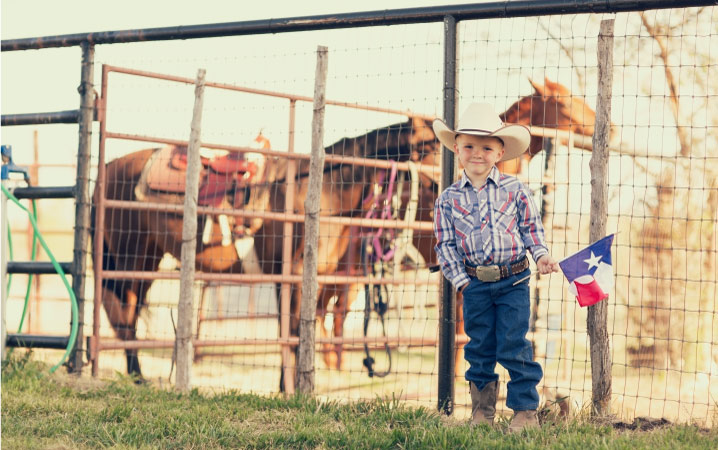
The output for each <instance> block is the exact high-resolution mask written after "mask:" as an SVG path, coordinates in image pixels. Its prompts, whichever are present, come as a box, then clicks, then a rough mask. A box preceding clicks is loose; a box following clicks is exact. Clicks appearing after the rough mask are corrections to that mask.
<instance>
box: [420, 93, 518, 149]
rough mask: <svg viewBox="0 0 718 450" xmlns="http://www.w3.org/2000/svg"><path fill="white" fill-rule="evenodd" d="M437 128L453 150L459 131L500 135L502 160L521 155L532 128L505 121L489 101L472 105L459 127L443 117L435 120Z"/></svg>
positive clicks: (435, 127)
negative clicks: (502, 144)
mask: <svg viewBox="0 0 718 450" xmlns="http://www.w3.org/2000/svg"><path fill="white" fill-rule="evenodd" d="M433 128H434V133H436V137H437V138H438V139H439V141H440V142H441V143H442V144H443V145H444V146H445V147H446V148H448V149H450V150H452V151H453V150H454V144H455V143H456V136H457V135H459V134H471V135H473V136H492V137H497V138H499V139H501V140H502V141H503V143H504V156H503V157H502V158H501V161H506V160H509V159H514V158H516V157H518V156H520V155H521V154H522V153H523V152H525V151H526V149H528V147H529V142H530V141H531V134H530V133H529V129H528V128H526V127H525V126H523V125H519V124H505V123H503V122H502V121H501V118H500V117H499V115H498V114H497V113H496V112H495V111H494V108H493V107H492V106H491V105H489V104H488V103H472V104H470V105H469V107H468V108H466V111H464V114H462V115H461V117H460V118H459V124H458V126H457V127H456V130H452V129H451V128H449V126H448V125H446V123H444V121H442V120H441V119H436V120H434V124H433Z"/></svg>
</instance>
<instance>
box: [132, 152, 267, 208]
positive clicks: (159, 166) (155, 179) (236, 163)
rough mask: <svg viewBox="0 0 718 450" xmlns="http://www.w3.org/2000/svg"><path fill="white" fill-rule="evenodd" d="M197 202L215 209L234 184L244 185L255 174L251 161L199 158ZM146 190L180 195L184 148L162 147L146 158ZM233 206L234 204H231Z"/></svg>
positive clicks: (232, 155)
mask: <svg viewBox="0 0 718 450" xmlns="http://www.w3.org/2000/svg"><path fill="white" fill-rule="evenodd" d="M200 159H201V163H202V168H201V169H200V175H199V195H198V203H199V204H200V205H202V206H214V207H219V206H220V205H221V203H222V202H223V200H224V199H225V198H226V197H227V196H228V195H230V194H231V193H232V191H233V190H234V189H235V188H236V186H238V185H246V184H247V183H248V182H249V180H251V179H252V177H253V176H254V175H255V174H256V172H257V165H256V164H255V163H254V162H251V161H246V160H244V159H243V158H242V155H240V154H239V153H229V154H227V155H223V156H219V157H215V158H207V157H204V156H202V157H200ZM145 174H146V179H145V182H146V186H147V189H148V190H151V191H159V192H164V193H172V194H184V193H185V182H186V177H187V148H186V147H177V146H167V147H163V148H161V149H159V150H157V152H155V154H154V155H153V157H152V158H151V159H150V161H149V162H148V166H147V167H146V171H145ZM232 203H234V202H232Z"/></svg>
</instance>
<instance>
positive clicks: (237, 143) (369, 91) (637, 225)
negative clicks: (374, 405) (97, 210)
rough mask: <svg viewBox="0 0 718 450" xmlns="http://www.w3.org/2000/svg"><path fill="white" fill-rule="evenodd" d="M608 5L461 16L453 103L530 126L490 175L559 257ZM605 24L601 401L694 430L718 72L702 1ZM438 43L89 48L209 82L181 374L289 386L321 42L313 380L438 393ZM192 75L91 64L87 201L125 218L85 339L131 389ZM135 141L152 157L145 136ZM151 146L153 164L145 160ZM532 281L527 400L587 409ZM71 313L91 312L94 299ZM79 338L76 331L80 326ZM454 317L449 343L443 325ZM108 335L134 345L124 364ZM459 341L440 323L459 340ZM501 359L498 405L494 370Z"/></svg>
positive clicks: (148, 344) (566, 308)
mask: <svg viewBox="0 0 718 450" xmlns="http://www.w3.org/2000/svg"><path fill="white" fill-rule="evenodd" d="M602 18H603V17H602V16H600V15H596V14H578V15H576V14H573V15H571V14H567V15H556V16H542V17H521V18H504V19H490V20H466V21H462V22H460V23H459V34H458V46H459V48H460V52H459V55H460V57H459V59H458V61H457V67H458V71H457V73H458V86H459V93H458V94H459V97H458V110H459V111H461V110H462V109H463V108H464V107H465V106H466V105H467V104H468V103H470V102H472V101H477V100H481V101H487V102H489V103H492V104H493V105H494V106H495V108H496V109H497V110H499V111H505V115H504V117H505V119H506V120H507V121H512V122H513V121H516V122H520V123H524V124H526V125H528V126H531V129H532V133H533V139H532V147H531V148H532V150H534V149H535V150H536V151H535V152H533V151H532V152H531V153H532V155H531V156H530V157H529V156H528V155H527V157H525V158H520V159H518V160H515V161H513V162H511V164H505V165H504V166H503V167H501V170H502V171H503V172H505V173H509V174H515V175H516V176H518V177H519V178H520V179H521V180H522V181H523V182H524V184H525V185H526V186H527V187H528V188H529V189H530V190H531V191H532V192H533V193H534V196H535V197H534V199H535V201H536V203H537V204H538V205H540V206H541V210H542V215H543V222H544V226H545V229H546V232H547V238H548V241H549V247H550V250H551V253H552V254H553V256H554V257H555V258H556V259H562V258H563V257H565V256H568V255H570V254H572V253H574V252H575V251H577V250H579V249H581V248H583V247H585V246H586V245H587V244H589V239H588V236H589V232H588V229H589V222H590V220H591V218H590V192H591V183H592V180H591V176H590V170H589V161H590V158H591V135H592V133H593V126H594V120H595V115H594V111H595V105H596V98H597V95H598V92H597V85H598V83H597V72H598V62H597V60H596V45H597V36H598V27H599V22H600V20H601V19H602ZM614 18H615V31H614V58H613V64H614V72H613V73H614V83H613V96H612V117H611V121H612V127H611V139H610V142H609V152H610V157H609V166H608V190H609V202H608V217H607V219H608V220H607V232H608V233H617V234H616V240H615V245H614V248H613V255H614V257H613V261H614V264H613V270H614V273H615V289H614V290H613V291H612V292H610V293H609V294H610V297H609V299H608V312H609V318H608V333H609V337H610V349H611V361H612V388H613V393H612V397H611V399H612V401H611V409H612V411H614V412H615V413H616V414H618V415H620V416H621V417H624V418H628V419H630V418H632V417H635V416H660V417H666V418H668V419H670V420H678V421H696V422H700V423H706V424H712V423H713V420H714V416H715V410H716V403H715V402H716V399H717V398H718V378H717V377H718V348H716V344H715V343H714V341H715V338H714V336H715V335H716V333H718V322H717V321H716V319H717V318H716V299H717V297H716V295H717V294H716V287H717V279H718V273H717V270H718V269H717V267H718V251H717V250H716V249H717V248H718V225H717V223H718V184H717V183H718V181H716V180H718V174H717V173H716V172H718V153H716V148H718V145H717V144H718V142H716V140H717V138H718V133H717V131H716V130H717V125H718V123H716V119H715V117H714V116H715V114H711V113H712V112H715V111H716V110H718V104H717V103H716V98H717V97H716V96H717V93H718V86H717V85H716V80H717V79H718V78H716V77H714V76H711V73H713V72H715V71H716V69H717V67H716V66H717V65H718V63H716V58H715V55H714V54H713V53H711V49H712V48H713V49H714V48H715V47H716V42H715V41H716V39H718V37H717V35H718V30H716V23H718V10H717V9H716V8H715V7H712V6H708V7H703V8H686V9H671V10H660V11H646V12H642V13H641V12H631V13H619V14H616V15H615V16H614ZM441 33H442V29H441V24H429V25H397V26H392V27H387V28H386V29H381V30H380V29H378V28H376V29H375V28H366V29H346V30H333V31H321V32H302V33H297V34H293V35H291V36H290V35H273V36H243V37H231V38H214V39H203V40H196V41H184V42H181V43H180V42H166V43H161V44H152V45H153V46H155V47H153V48H152V49H151V50H150V53H148V54H147V56H146V57H143V58H138V57H137V56H135V50H136V48H137V45H140V44H128V45H126V46H123V47H115V46H107V47H104V46H102V47H99V48H98V49H97V57H98V59H99V60H100V61H102V62H104V63H106V64H107V65H112V66H113V67H116V68H131V69H137V70H140V71H144V72H152V73H159V74H166V75H170V76H171V77H174V78H184V79H186V80H190V81H191V80H192V76H193V75H194V73H196V71H197V69H198V68H205V69H206V70H207V81H208V86H209V84H210V83H212V82H213V83H216V85H215V86H214V88H213V87H207V92H206V98H205V106H204V117H203V126H202V142H203V143H204V146H205V157H206V160H205V163H206V164H207V166H206V168H205V169H204V176H206V177H207V180H209V181H208V183H209V184H206V185H205V191H204V192H203V193H202V192H201V193H200V202H199V204H200V210H201V214H200V216H199V232H198V236H197V242H198V245H199V246H200V249H198V255H199V256H198V259H197V270H198V271H199V273H200V275H199V276H198V279H200V281H198V282H197V283H196V290H195V292H196V295H195V306H196V310H195V313H194V314H195V317H194V322H193V323H194V335H195V348H194V367H193V372H192V383H193V385H196V386H200V387H205V388H220V389H224V388H233V389H238V390H241V391H252V392H258V393H264V394H270V393H275V392H278V391H279V389H280V384H281V385H283V387H284V388H285V389H286V388H287V380H286V379H284V378H283V374H284V375H285V376H286V374H287V373H288V372H287V371H286V370H284V371H283V370H282V368H283V367H284V368H287V367H291V365H292V359H291V350H292V349H293V348H294V347H295V345H296V342H297V341H296V331H295V330H296V325H297V324H296V316H294V315H293V313H296V312H297V311H298V309H296V308H297V305H298V303H297V300H298V297H299V295H298V294H299V287H298V286H299V283H301V277H300V275H301V258H302V242H303V225H302V224H303V213H304V210H303V195H304V193H305V190H304V189H305V188H306V182H307V180H306V177H303V176H302V175H303V174H304V173H306V172H307V168H308V160H307V157H308V156H307V154H308V151H309V146H310V137H311V136H310V134H311V128H310V122H311V113H312V111H311V105H310V102H311V95H312V93H311V90H312V86H313V82H314V80H313V73H314V72H313V65H314V61H315V59H314V58H315V53H314V48H313V45H312V44H309V42H313V41H314V40H316V39H317V36H321V38H323V39H327V40H326V41H325V42H334V43H335V45H330V46H329V72H328V80H327V99H328V100H331V101H334V102H335V103H331V102H329V103H328V106H327V112H326V122H325V145H326V152H327V155H328V156H336V157H337V158H336V159H334V160H332V159H331V158H328V160H327V163H326V165H325V167H326V168H325V173H324V181H323V197H322V199H323V203H322V208H321V216H322V218H323V222H322V225H321V226H320V237H319V239H320V243H319V247H318V249H317V250H318V263H319V274H318V276H319V282H320V287H321V288H322V290H321V292H320V301H319V303H318V305H317V312H318V314H317V325H316V326H317V336H318V338H319V339H318V345H317V362H316V394H317V395H319V396H322V397H325V398H331V399H342V400H353V399H362V398H374V397H376V396H377V395H378V396H388V397H391V396H395V397H397V398H399V399H401V400H404V401H407V402H410V403H413V404H418V405H423V406H427V407H430V408H434V407H436V401H437V383H438V370H437V366H438V363H437V358H438V355H437V352H436V347H437V339H438V336H437V328H438V322H439V317H440V309H439V306H438V305H439V304H440V290H439V284H438V282H439V276H440V275H438V274H436V273H432V272H430V271H429V266H431V265H432V264H434V263H435V262H436V261H435V259H436V257H435V254H434V251H433V245H434V237H433V232H432V227H431V222H432V218H433V217H432V215H433V203H434V200H435V199H436V196H437V195H438V190H439V188H438V187H439V179H438V176H437V174H438V172H436V171H435V170H434V167H435V166H436V165H438V164H439V163H440V147H439V144H438V142H437V141H436V140H435V137H434V135H433V132H432V130H431V127H430V123H431V119H432V118H433V117H441V110H442V108H441V101H442V77H443V70H444V68H443V38H442V34H441ZM356 42H363V43H364V44H362V45H357V44H356ZM218 43H221V44H222V45H221V50H219V51H217V47H219V46H218V45H217V44H218ZM141 45H145V44H141ZM277 49H281V50H277ZM5 57H7V56H6V55H3V58H5ZM100 66H101V64H97V67H96V71H97V73H98V74H99V73H100ZM99 79H100V76H99V75H98V76H96V80H99ZM186 80H185V81H181V80H180V81H178V80H176V79H175V80H174V81H173V80H162V79H157V78H148V77H138V76H135V75H133V74H131V73H126V72H123V71H121V70H119V71H116V72H112V73H110V74H109V77H108V81H107V85H108V86H109V88H108V89H107V90H106V91H103V92H107V95H106V96H105V97H104V100H105V103H104V108H105V109H104V118H105V120H106V122H105V125H103V126H106V128H105V129H103V130H102V133H103V142H104V143H103V144H101V145H103V146H104V149H103V151H104V153H105V156H104V159H105V161H104V162H108V163H109V165H108V166H107V184H106V185H105V187H106V196H107V199H108V200H110V201H128V202H129V201H132V202H138V201H139V202H144V205H145V206H130V205H126V204H121V203H109V204H108V205H107V206H106V208H107V210H106V213H105V219H104V220H105V224H104V226H105V228H104V233H105V244H106V246H107V247H108V248H107V249H106V250H105V254H106V255H108V254H109V255H112V257H109V258H108V257H107V256H106V257H105V265H104V266H103V270H105V271H107V273H105V274H103V275H104V279H105V285H104V288H105V293H104V297H103V301H102V302H98V303H96V307H97V308H102V307H103V306H104V309H102V310H99V309H98V311H101V313H97V314H96V316H95V317H96V319H97V320H98V323H97V325H98V333H99V334H98V336H99V338H100V339H99V347H96V348H95V349H94V351H96V353H95V355H97V356H98V359H97V362H98V366H99V367H98V369H99V373H100V374H101V375H108V374H111V373H112V372H114V371H126V370H127V369H128V367H129V369H133V368H136V367H137V366H136V365H137V364H139V367H141V370H142V374H143V376H144V377H146V378H148V379H151V380H158V381H160V382H162V383H165V382H170V383H171V382H172V380H173V378H172V377H173V375H174V366H173V361H174V359H173V358H174V355H173V348H174V338H175V332H174V327H175V324H176V320H177V299H178V298H179V292H178V289H179V282H178V279H179V272H178V262H177V261H178V259H179V252H178V250H177V248H178V245H179V244H180V243H181V242H180V240H179V239H178V238H177V236H178V235H177V224H178V223H181V216H182V212H181V207H178V206H175V205H181V201H180V200H178V199H181V192H182V191H183V189H182V186H183V184H182V182H183V181H182V176H183V175H181V172H178V173H180V175H175V177H174V180H173V181H167V180H164V179H160V178H151V177H152V176H153V174H154V175H157V176H159V175H167V174H169V173H170V172H171V171H172V170H173V169H177V168H181V167H182V166H183V164H184V163H183V157H184V156H183V153H182V150H181V147H182V144H183V141H186V140H187V137H188V136H189V123H190V118H191V111H192V101H193V96H192V90H193V86H192V85H191V83H188V82H186ZM97 84H99V83H97ZM227 87H228V88H227ZM226 88H227V89H226ZM240 88H241V89H240ZM102 95H104V94H102ZM343 103H348V104H351V105H368V106H371V107H372V108H365V109H360V108H353V107H348V106H347V105H344V104H343ZM351 105H350V106H351ZM557 130H558V131H557ZM97 131H99V130H97ZM4 139H5V137H4ZM15 145H16V146H17V144H15ZM93 145H97V146H98V147H99V145H98V144H97V143H95V144H93ZM210 147H213V148H210ZM153 148H160V149H162V150H161V151H160V152H158V153H153V152H152V151H150V150H146V149H153ZM138 150H139V152H138ZM97 154H98V152H97V151H96V152H93V155H97ZM289 154H294V156H292V157H287V155H289ZM128 155H131V156H128ZM221 157H224V160H221V159H217V158H221ZM340 157H352V158H356V159H354V160H342V159H341V158H340ZM16 159H18V161H19V162H20V163H22V162H23V161H22V159H20V158H19V157H16ZM149 160H154V161H156V164H157V165H156V166H155V169H154V172H153V171H152V168H151V165H147V164H146V162H147V161H149ZM118 161H119V162H118ZM218 161H221V162H218ZM213 164H214V166H213ZM240 166H241V167H240ZM292 171H293V172H292ZM457 173H458V171H457ZM94 179H97V175H96V174H93V180H94ZM148 179H149V181H148ZM111 180H113V181H111ZM140 181H141V182H143V183H146V184H145V185H139V184H138V183H140ZM152 182H153V183H154V184H152ZM168 183H169V184H168ZM172 183H175V184H172ZM201 189H202V188H201ZM203 194H204V196H203ZM225 194H226V195H225ZM291 197H293V198H291ZM150 203H151V204H153V205H154V206H155V209H154V210H153V209H151V208H150V207H148V206H146V205H147V204H150ZM139 204H142V203H139ZM202 208H204V209H202ZM381 219H385V220H386V222H379V221H378V220H381ZM285 242H286V243H287V245H288V247H286V249H285V248H284V247H283V245H284V243H285ZM203 251H206V253H203ZM88 258H89V255H88ZM113 258H114V259H113ZM113 271H123V272H126V273H124V274H120V275H116V274H115V275H113ZM130 271H137V272H142V273H144V275H140V276H135V275H136V274H135V275H132V274H129V272H130ZM150 272H151V273H154V274H155V275H151V274H149V273H150ZM534 272H535V271H534ZM253 273H254V275H252V274H253ZM226 274H230V276H227V275H226ZM130 275H132V276H130ZM154 276H158V277H159V278H160V279H158V280H156V281H152V278H153V277H154ZM132 277H135V279H134V280H133V278H132ZM92 284H93V283H92V281H91V280H90V281H88V285H89V286H92ZM530 287H531V304H532V320H531V332H530V339H531V341H532V343H533V345H534V354H535V358H536V360H537V361H539V362H540V363H541V365H542V367H543V369H544V377H543V380H542V382H541V385H540V393H541V399H542V403H543V404H545V405H546V406H547V407H548V408H552V409H556V410H557V411H559V412H567V411H568V410H574V411H576V410H582V409H585V408H587V407H589V405H590V400H591V368H590V363H591V357H590V343H589V338H588V335H587V331H586V316H587V314H586V310H585V309H582V308H580V307H578V305H577V303H576V300H575V298H574V297H573V296H571V295H570V294H569V293H568V291H567V283H566V281H565V279H564V278H563V276H562V275H561V274H554V275H551V276H538V275H534V276H533V277H532V278H531V281H530ZM108 292H109V294H108ZM91 297H92V296H91V295H90V296H88V298H91ZM98 300H99V299H98ZM140 306H142V307H141V308H140ZM86 308H87V311H88V315H87V316H86V317H92V314H93V310H92V308H91V305H86ZM10 311H13V309H11V310H10ZM460 311H461V309H460V308H459V312H460ZM43 314H44V313H43ZM10 318H11V319H12V317H10ZM113 324H114V330H113V326H112V325H113ZM91 328H92V324H91V323H90V322H89V321H87V323H86V324H85V329H86V331H85V334H86V335H88V336H89V335H92V334H93V332H92V329H91ZM457 329H458V330H459V333H461V331H462V323H461V321H459V322H458V323H457ZM293 331H294V332H293ZM117 337H120V338H124V339H127V340H128V341H131V342H133V343H132V344H131V346H132V349H139V350H138V351H137V359H136V360H135V359H134V358H135V356H134V355H135V352H134V350H130V352H129V356H128V355H127V354H125V352H124V351H123V349H122V346H123V345H125V344H122V343H121V341H120V340H118V339H117ZM465 342H466V338H465V337H464V336H463V335H461V334H460V335H459V336H458V337H457V344H458V346H459V349H460V347H461V345H462V344H463V343H465ZM103 343H104V344H103ZM96 344H97V343H96ZM103 345H104V347H103ZM370 361H373V363H372V364H370V363H369V362H370ZM466 368H467V365H466V363H465V362H464V360H463V359H462V358H461V355H460V352H459V355H458V357H457V361H456V375H455V376H456V379H455V381H456V400H455V411H456V414H457V416H460V417H464V416H467V415H468V414H470V404H471V402H470V398H469V388H468V384H467V383H466V382H465V381H464V377H463V373H464V371H465V370H466ZM498 370H499V371H500V372H499V373H500V380H501V388H500V404H501V405H503V402H504V400H505V394H506V382H507V381H508V375H507V374H506V373H505V372H503V371H502V370H503V369H501V368H500V367H499V368H498ZM370 371H373V375H374V376H372V377H370V376H369V373H370ZM385 372H386V374H385ZM501 409H502V410H503V411H504V413H508V410H506V408H505V407H503V406H502V407H501Z"/></svg>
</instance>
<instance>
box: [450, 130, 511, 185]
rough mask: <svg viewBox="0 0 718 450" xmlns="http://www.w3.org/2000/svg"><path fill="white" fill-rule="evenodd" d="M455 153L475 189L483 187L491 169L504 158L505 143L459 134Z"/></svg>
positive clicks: (486, 137) (488, 137)
mask: <svg viewBox="0 0 718 450" xmlns="http://www.w3.org/2000/svg"><path fill="white" fill-rule="evenodd" d="M454 151H456V154H457V155H459V161H460V162H461V165H462V166H463V167H464V171H465V172H466V176H467V177H469V180H471V183H472V184H473V185H474V187H477V188H478V187H481V186H483V184H484V182H486V177H488V175H489V172H491V169H492V168H493V167H494V166H495V165H496V163H497V162H499V161H500V160H501V158H502V157H503V156H504V145H503V142H502V141H501V140H500V139H499V138H496V137H492V136H474V135H470V134H459V135H458V136H457V137H456V143H455V144H454Z"/></svg>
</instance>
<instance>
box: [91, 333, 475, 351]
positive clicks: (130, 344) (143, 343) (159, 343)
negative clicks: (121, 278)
mask: <svg viewBox="0 0 718 450" xmlns="http://www.w3.org/2000/svg"><path fill="white" fill-rule="evenodd" d="M315 341H316V343H317V344H334V345H336V344H364V343H367V344H375V345H376V344H399V345H407V346H411V347H418V346H426V347H433V346H435V345H436V339H424V338H402V337H387V336H376V337H364V338H354V337H350V338H337V337H333V338H322V337H318V338H316V339H315ZM456 342H457V343H464V344H465V343H466V342H468V338H462V337H461V336H457V339H456ZM174 345H175V341H173V340H134V341H119V340H113V341H110V340H102V341H101V342H100V344H99V346H97V345H96V344H95V349H97V350H124V349H133V350H141V349H153V348H174ZM233 345H294V346H296V345H299V338H298V337H290V338H274V339H251V338H245V339H218V340H205V339H193V340H192V346H193V347H195V348H199V347H226V346H233ZM97 347H99V349H98V348H97Z"/></svg>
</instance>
